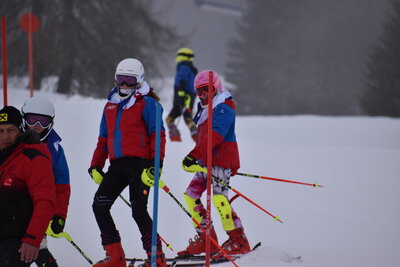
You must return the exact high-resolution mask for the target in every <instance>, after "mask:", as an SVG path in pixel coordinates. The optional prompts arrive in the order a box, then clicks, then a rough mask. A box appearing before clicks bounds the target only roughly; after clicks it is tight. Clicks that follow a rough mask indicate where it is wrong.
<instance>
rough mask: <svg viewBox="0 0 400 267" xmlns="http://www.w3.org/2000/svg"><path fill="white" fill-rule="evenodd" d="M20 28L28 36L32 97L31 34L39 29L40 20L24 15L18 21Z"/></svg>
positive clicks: (33, 16)
mask: <svg viewBox="0 0 400 267" xmlns="http://www.w3.org/2000/svg"><path fill="white" fill-rule="evenodd" d="M20 26H21V28H22V30H24V31H25V32H26V33H27V34H28V59H29V88H30V96H31V97H32V96H33V85H34V82H33V41H32V39H33V33H34V32H36V31H37V30H38V29H39V27H40V20H39V18H38V17H36V16H35V15H34V14H32V13H29V12H28V13H26V14H24V15H23V16H22V17H21V19H20Z"/></svg>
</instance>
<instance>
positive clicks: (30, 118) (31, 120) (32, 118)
mask: <svg viewBox="0 0 400 267" xmlns="http://www.w3.org/2000/svg"><path fill="white" fill-rule="evenodd" d="M24 119H25V123H26V124H27V125H28V126H31V127H32V126H35V125H36V124H37V123H39V125H40V127H42V128H44V129H45V128H49V126H50V125H51V123H52V122H53V119H52V118H51V117H49V116H45V115H38V114H25V116H24Z"/></svg>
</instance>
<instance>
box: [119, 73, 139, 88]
mask: <svg viewBox="0 0 400 267" xmlns="http://www.w3.org/2000/svg"><path fill="white" fill-rule="evenodd" d="M115 83H116V84H117V85H118V86H122V85H124V84H125V85H126V86H128V87H135V86H137V84H138V80H137V77H134V76H126V75H117V76H116V77H115Z"/></svg>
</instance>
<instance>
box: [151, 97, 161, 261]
mask: <svg viewBox="0 0 400 267" xmlns="http://www.w3.org/2000/svg"><path fill="white" fill-rule="evenodd" d="M160 143H161V105H160V103H156V155H155V157H154V161H155V162H154V201H153V227H152V236H151V267H156V254H157V221H158V184H159V179H160Z"/></svg>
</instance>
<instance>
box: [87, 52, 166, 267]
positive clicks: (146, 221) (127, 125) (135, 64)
mask: <svg viewBox="0 0 400 267" xmlns="http://www.w3.org/2000/svg"><path fill="white" fill-rule="evenodd" d="M114 78H115V83H116V87H115V88H114V89H112V90H111V92H110V94H109V96H108V101H107V103H106V105H105V107H104V110H103V116H102V119H101V123H100V134H99V138H98V141H97V147H96V149H95V150H94V153H93V157H92V161H91V164H90V168H89V170H88V171H89V174H90V176H91V177H92V178H93V180H94V181H95V182H96V183H98V184H100V186H99V188H98V190H97V192H96V194H95V196H94V200H93V212H94V215H95V217H96V221H97V224H98V226H99V228H100V232H101V242H102V245H103V247H104V250H105V251H106V254H107V257H106V258H105V259H104V260H101V261H99V262H97V263H96V264H95V265H94V266H95V267H125V266H126V260H125V255H124V250H123V248H122V245H121V237H120V235H119V232H118V230H117V229H116V226H115V224H114V221H113V218H112V216H111V213H110V209H111V207H112V205H113V204H114V201H115V200H116V199H117V197H118V196H119V195H120V193H121V192H122V191H123V190H124V189H125V188H126V187H127V186H129V196H130V202H131V204H132V206H131V207H132V217H133V219H134V220H135V222H136V224H137V225H138V227H139V231H140V233H141V235H142V245H143V249H144V250H145V251H146V253H147V255H148V260H147V261H146V262H144V263H143V264H142V265H140V266H142V267H149V266H150V262H151V239H152V224H153V222H152V219H151V217H150V215H149V213H148V211H147V202H148V196H149V190H150V187H149V186H147V185H145V184H143V183H142V180H141V174H142V172H143V171H144V170H145V171H148V170H150V169H151V168H153V171H154V167H151V166H154V158H155V148H156V105H160V104H159V103H158V100H159V98H158V97H157V95H156V94H155V93H154V92H153V89H152V88H150V86H149V85H148V84H147V82H146V81H145V80H144V68H143V65H142V63H141V62H140V61H139V60H137V59H134V58H127V59H124V60H122V61H121V62H120V63H119V64H118V66H117V68H116V71H115V76H114ZM160 120H161V117H160ZM160 136H161V143H160V160H161V162H160V166H162V161H163V159H164V153H165V129H164V126H163V123H162V120H161V133H160ZM107 158H108V159H109V162H110V166H109V168H108V171H107V172H106V173H105V174H104V173H103V168H104V165H105V161H106V159H107ZM166 266H167V265H166V260H165V254H164V252H163V250H162V245H161V241H160V237H159V236H158V235H157V267H166Z"/></svg>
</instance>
